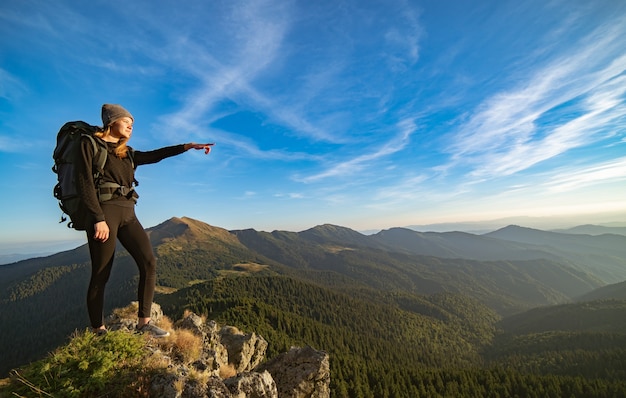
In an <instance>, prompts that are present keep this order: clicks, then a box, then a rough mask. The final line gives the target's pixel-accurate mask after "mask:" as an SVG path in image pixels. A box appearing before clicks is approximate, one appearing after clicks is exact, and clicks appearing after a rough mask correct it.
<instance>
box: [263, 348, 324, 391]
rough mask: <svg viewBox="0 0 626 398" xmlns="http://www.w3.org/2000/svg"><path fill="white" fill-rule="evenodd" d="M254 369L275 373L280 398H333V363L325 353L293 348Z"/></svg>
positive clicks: (273, 374) (311, 349) (310, 349)
mask: <svg viewBox="0 0 626 398" xmlns="http://www.w3.org/2000/svg"><path fill="white" fill-rule="evenodd" d="M255 370H256V371H258V372H261V371H265V370H267V371H268V372H270V373H271V374H272V377H273V378H274V380H275V381H276V385H277V386H278V395H279V396H280V397H281V398H327V397H330V361H329V357H328V354H327V353H326V352H324V351H318V350H315V349H313V348H311V347H308V346H307V347H304V348H297V347H292V348H291V349H290V350H289V351H288V352H286V353H282V354H279V355H278V356H277V357H276V358H274V359H272V360H270V361H268V362H266V363H264V364H262V365H261V366H259V367H258V368H257V369H255Z"/></svg>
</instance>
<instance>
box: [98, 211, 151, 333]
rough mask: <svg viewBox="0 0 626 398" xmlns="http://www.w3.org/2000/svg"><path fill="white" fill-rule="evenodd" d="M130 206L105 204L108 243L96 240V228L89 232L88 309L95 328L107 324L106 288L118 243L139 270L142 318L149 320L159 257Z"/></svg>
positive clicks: (138, 290) (139, 298)
mask: <svg viewBox="0 0 626 398" xmlns="http://www.w3.org/2000/svg"><path fill="white" fill-rule="evenodd" d="M128 204H130V203H123V204H115V203H106V202H105V203H102V204H101V205H102V210H103V212H104V215H105V219H106V223H107V225H108V226H109V231H110V232H109V239H107V241H106V242H101V241H98V240H95V239H94V238H93V236H94V233H95V231H94V226H93V225H91V226H90V228H88V229H87V242H88V245H89V255H90V257H91V279H90V281H89V288H88V290H87V310H88V312H89V320H90V322H91V326H92V327H93V328H99V327H100V326H102V325H103V324H104V289H105V286H106V284H107V282H108V280H109V276H110V275H111V269H112V268H113V259H114V258H115V247H116V245H117V240H119V241H120V243H121V244H122V246H124V248H125V249H126V250H127V251H128V253H129V254H130V255H131V256H132V257H133V259H134V260H135V263H136V264H137V267H138V268H139V285H138V288H137V300H138V301H139V313H138V316H139V318H148V317H150V311H151V308H152V300H153V299H154V288H155V285H156V257H155V256H154V252H153V250H152V245H151V244H150V239H149V238H148V235H147V234H146V231H145V230H144V228H143V226H142V225H141V223H140V222H139V220H138V219H137V216H136V215H135V207H134V204H133V206H128Z"/></svg>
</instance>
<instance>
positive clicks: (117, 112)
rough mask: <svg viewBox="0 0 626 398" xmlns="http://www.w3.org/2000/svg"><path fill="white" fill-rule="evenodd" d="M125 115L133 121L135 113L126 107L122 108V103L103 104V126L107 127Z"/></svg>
mask: <svg viewBox="0 0 626 398" xmlns="http://www.w3.org/2000/svg"><path fill="white" fill-rule="evenodd" d="M123 117H129V118H131V119H132V120H133V121H134V120H135V118H133V115H131V114H130V112H128V111H127V110H126V109H124V108H122V106H121V105H117V104H104V105H102V123H103V126H104V127H106V126H108V125H109V124H111V123H113V122H114V121H116V120H117V119H121V118H123Z"/></svg>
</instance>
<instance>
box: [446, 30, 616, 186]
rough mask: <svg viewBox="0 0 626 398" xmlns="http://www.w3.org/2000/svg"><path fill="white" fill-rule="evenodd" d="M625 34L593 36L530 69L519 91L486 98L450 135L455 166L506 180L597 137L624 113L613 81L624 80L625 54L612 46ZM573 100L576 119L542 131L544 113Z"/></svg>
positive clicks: (604, 32) (566, 119) (610, 32)
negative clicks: (540, 65) (458, 129)
mask: <svg viewBox="0 0 626 398" xmlns="http://www.w3.org/2000/svg"><path fill="white" fill-rule="evenodd" d="M600 32H601V33H602V36H601V35H600ZM623 33H624V28H622V27H614V28H613V29H612V30H606V29H604V28H603V29H602V30H601V31H596V32H594V33H593V34H592V35H590V37H589V38H588V40H587V42H586V43H585V42H583V43H581V46H575V47H573V48H572V49H571V51H572V53H571V54H566V55H561V56H560V57H559V58H557V59H555V60H554V61H552V62H550V63H549V64H548V65H547V66H546V67H544V68H541V69H539V70H537V71H535V72H534V73H533V74H532V76H530V77H529V80H528V83H527V84H525V85H524V86H523V87H520V88H519V89H515V90H511V91H509V92H504V93H498V94H495V95H493V96H492V97H490V98H489V99H487V100H486V101H485V102H484V103H483V105H482V106H481V107H479V108H478V112H477V113H476V114H475V115H473V116H472V117H471V118H470V119H469V121H468V123H466V124H465V125H464V126H462V127H461V129H460V131H459V132H458V133H457V134H455V135H454V137H452V140H453V141H454V143H453V144H452V145H451V146H450V147H449V151H450V153H451V155H452V160H453V163H454V164H467V165H471V166H472V171H471V173H470V175H471V176H473V177H474V178H492V177H499V176H506V175H510V174H513V173H517V172H519V171H522V170H526V169H528V168H530V167H532V166H534V165H536V164H538V163H540V162H542V161H545V160H547V159H550V158H553V157H555V156H558V155H560V154H562V153H565V152H567V151H568V150H570V149H573V148H576V147H579V146H581V145H584V144H589V143H590V142H592V141H593V140H596V139H598V136H597V135H596V134H597V133H598V128H597V126H606V125H607V123H610V122H611V121H614V120H616V119H617V118H619V117H621V116H620V114H623V110H624V109H623V105H621V103H622V101H620V100H619V99H618V98H619V97H620V96H622V95H623V94H624V92H625V91H624V85H623V84H616V83H617V82H621V81H622V80H623V78H622V77H620V76H621V74H622V73H623V71H624V70H625V69H626V50H625V49H624V48H618V49H616V48H615V41H616V40H621V39H620V37H621V35H622V34H623ZM600 36H601V37H600ZM582 44H586V47H583V46H582ZM616 50H617V51H619V53H617V54H615V51H616ZM611 57H613V58H614V60H613V61H612V62H610V63H609V64H608V65H607V64H605V62H606V61H607V60H608V59H610V58H611ZM590 60H593V61H590ZM590 68H596V70H595V71H594V70H592V69H590ZM575 100H576V101H578V102H579V103H580V104H581V106H580V108H579V109H578V114H577V115H576V116H569V117H563V118H562V119H561V120H560V121H559V123H561V124H560V125H553V126H546V127H543V128H540V127H539V123H538V121H539V119H540V118H541V117H542V116H543V115H545V114H546V113H547V112H549V111H550V110H552V109H555V108H557V107H559V106H563V105H564V104H566V103H568V102H569V101H575Z"/></svg>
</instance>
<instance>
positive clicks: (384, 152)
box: [295, 119, 416, 183]
mask: <svg viewBox="0 0 626 398" xmlns="http://www.w3.org/2000/svg"><path fill="white" fill-rule="evenodd" d="M396 128H397V130H398V133H397V134H396V135H395V136H394V137H392V139H391V140H389V141H388V142H386V143H384V144H382V145H381V146H380V148H379V149H378V150H375V151H373V152H369V153H365V154H364V155H359V156H356V157H354V158H351V159H348V160H342V161H340V162H336V163H334V164H332V165H331V166H330V167H328V168H327V169H326V170H324V171H322V172H320V173H317V174H314V175H310V176H307V177H295V180H296V181H300V182H304V183H311V182H316V181H319V180H323V179H326V178H331V177H344V176H348V175H353V174H354V173H357V172H359V171H361V170H363V169H364V168H365V167H369V168H371V169H375V168H376V165H375V164H374V163H372V162H374V161H375V160H378V159H380V158H384V157H386V156H389V155H391V154H394V153H396V152H398V151H400V150H402V149H404V148H405V147H406V145H407V144H408V143H409V140H410V137H411V135H412V134H413V133H414V132H415V131H416V125H415V122H414V121H413V120H408V119H407V120H403V121H401V122H399V123H398V124H397V126H396ZM368 149H369V148H367V147H364V148H360V150H361V151H367V150H368Z"/></svg>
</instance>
